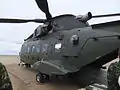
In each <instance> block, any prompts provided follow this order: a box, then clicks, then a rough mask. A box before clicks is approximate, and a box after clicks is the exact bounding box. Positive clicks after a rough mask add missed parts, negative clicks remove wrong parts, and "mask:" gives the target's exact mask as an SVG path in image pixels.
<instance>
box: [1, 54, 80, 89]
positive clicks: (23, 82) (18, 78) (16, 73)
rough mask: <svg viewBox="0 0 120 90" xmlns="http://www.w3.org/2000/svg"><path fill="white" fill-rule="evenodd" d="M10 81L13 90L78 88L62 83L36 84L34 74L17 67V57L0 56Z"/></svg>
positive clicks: (31, 71)
mask: <svg viewBox="0 0 120 90" xmlns="http://www.w3.org/2000/svg"><path fill="white" fill-rule="evenodd" d="M0 62H2V63H3V64H4V65H5V66H6V68H7V70H8V72H9V76H10V79H11V81H12V85H13V89H14V90H78V89H79V87H78V86H76V85H71V84H66V83H65V84H64V83H62V82H61V83H55V82H52V83H45V84H38V83H37V82H36V80H35V76H36V72H34V71H33V70H31V69H27V68H25V67H20V66H18V63H19V56H5V55H4V56H0Z"/></svg>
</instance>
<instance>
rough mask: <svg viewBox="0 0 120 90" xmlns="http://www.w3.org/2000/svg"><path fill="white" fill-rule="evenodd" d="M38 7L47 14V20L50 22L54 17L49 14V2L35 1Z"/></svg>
mask: <svg viewBox="0 0 120 90" xmlns="http://www.w3.org/2000/svg"><path fill="white" fill-rule="evenodd" d="M35 1H36V3H37V5H38V7H39V8H40V9H41V10H42V11H43V12H44V13H45V14H46V18H47V19H48V20H49V19H51V18H52V15H51V14H50V12H49V7H48V2H47V0H35Z"/></svg>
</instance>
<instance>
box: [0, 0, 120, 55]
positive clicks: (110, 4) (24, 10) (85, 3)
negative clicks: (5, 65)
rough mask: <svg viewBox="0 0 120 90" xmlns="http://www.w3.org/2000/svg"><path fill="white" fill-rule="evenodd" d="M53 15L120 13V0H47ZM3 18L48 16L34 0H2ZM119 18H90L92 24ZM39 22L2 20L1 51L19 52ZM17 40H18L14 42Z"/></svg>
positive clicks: (3, 52) (0, 29)
mask: <svg viewBox="0 0 120 90" xmlns="http://www.w3.org/2000/svg"><path fill="white" fill-rule="evenodd" d="M48 3H49V9H50V12H51V14H52V16H57V15H62V14H74V15H83V14H86V13H87V12H89V11H90V12H91V13H92V15H100V14H111V13H120V5H119V4H120V0H48ZM0 18H23V19H31V18H32V19H35V18H43V19H44V18H45V14H44V13H43V12H42V11H40V9H39V8H38V6H37V4H36V2H35V0H0ZM114 20H120V17H109V18H99V19H91V20H89V23H90V24H95V23H101V22H108V21H114ZM38 25H39V24H38V23H26V24H6V23H0V55H3V54H10V55H13V54H18V53H19V51H20V48H21V44H22V43H23V40H24V39H25V38H27V37H28V36H29V35H30V34H31V33H33V31H34V30H35V28H36V27H37V26H38ZM15 42H17V43H15Z"/></svg>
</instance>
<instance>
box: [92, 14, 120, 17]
mask: <svg viewBox="0 0 120 90" xmlns="http://www.w3.org/2000/svg"><path fill="white" fill-rule="evenodd" d="M111 16H120V13H116V14H106V15H95V16H92V18H100V17H111Z"/></svg>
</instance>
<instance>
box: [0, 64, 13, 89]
mask: <svg viewBox="0 0 120 90" xmlns="http://www.w3.org/2000/svg"><path fill="white" fill-rule="evenodd" d="M0 90H13V88H12V83H11V80H10V77H9V75H8V72H7V70H6V68H5V66H4V65H3V64H2V63H0Z"/></svg>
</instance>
